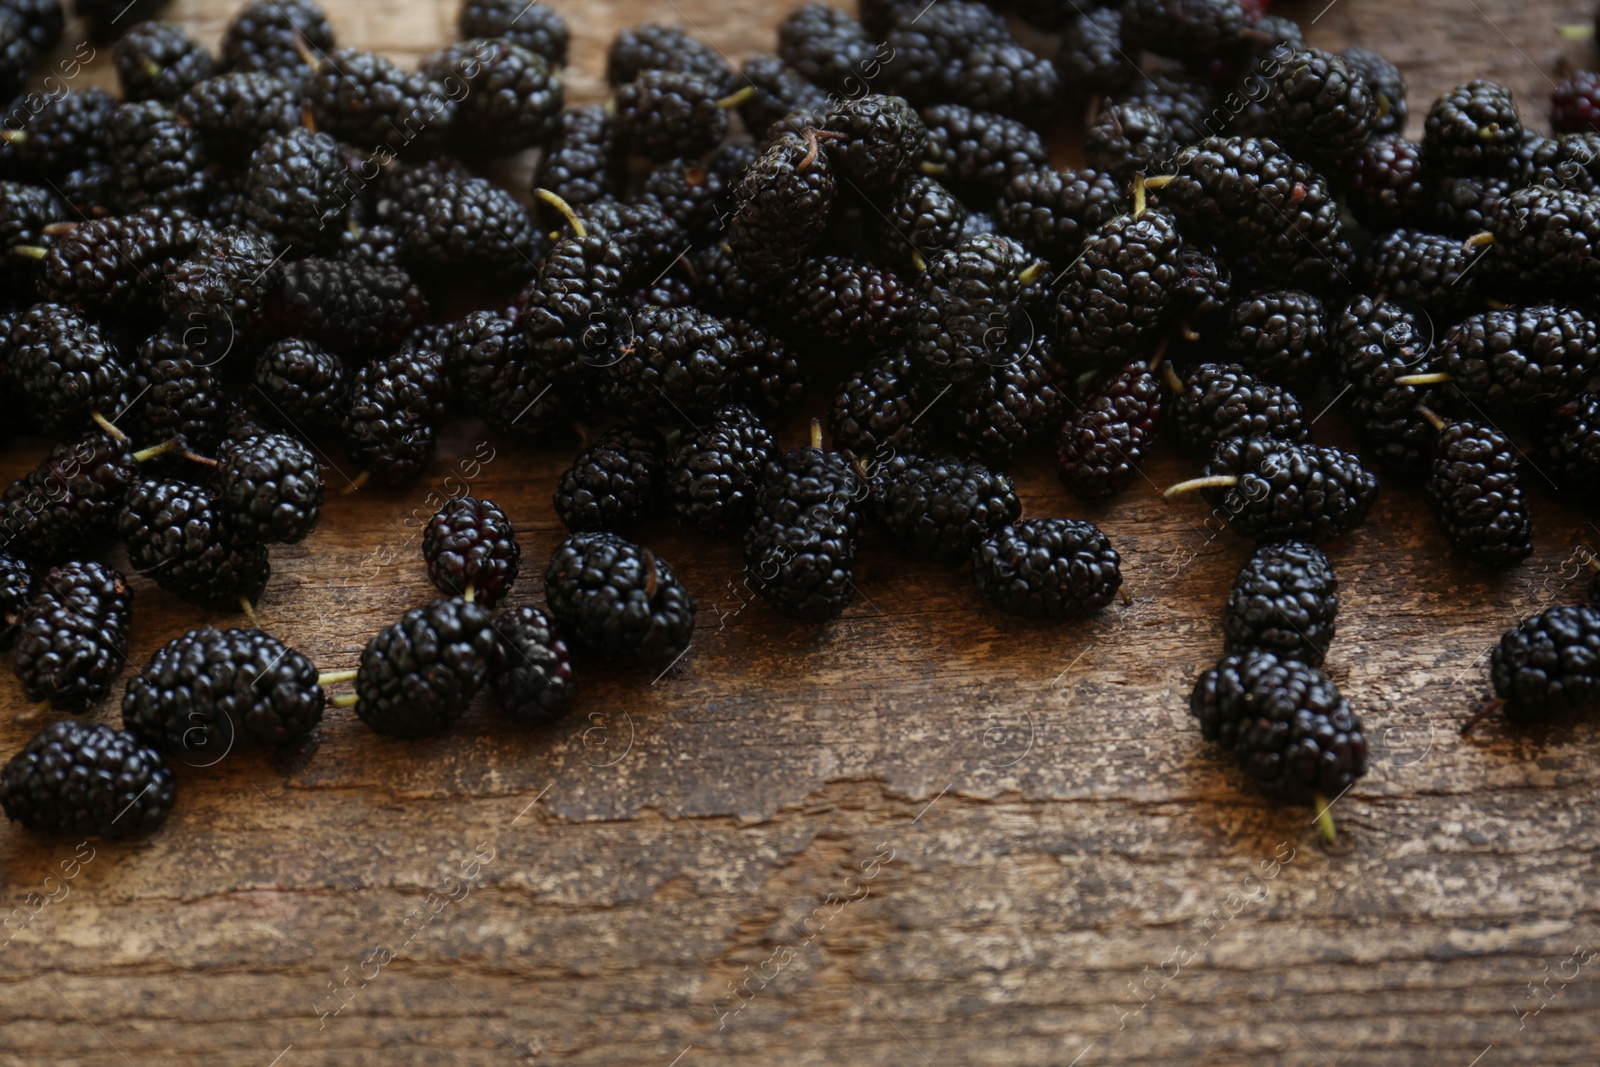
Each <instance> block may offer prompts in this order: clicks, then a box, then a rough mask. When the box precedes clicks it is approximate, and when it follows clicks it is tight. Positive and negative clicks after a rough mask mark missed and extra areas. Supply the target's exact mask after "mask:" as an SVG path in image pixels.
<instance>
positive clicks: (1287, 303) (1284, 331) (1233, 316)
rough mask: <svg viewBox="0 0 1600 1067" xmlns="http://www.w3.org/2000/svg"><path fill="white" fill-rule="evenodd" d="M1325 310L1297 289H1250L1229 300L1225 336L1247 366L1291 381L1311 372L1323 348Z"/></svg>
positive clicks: (1275, 378)
mask: <svg viewBox="0 0 1600 1067" xmlns="http://www.w3.org/2000/svg"><path fill="white" fill-rule="evenodd" d="M1327 317H1328V313H1327V309H1326V308H1324V307H1323V305H1322V301H1321V300H1319V299H1317V298H1316V297H1315V296H1313V295H1311V294H1310V293H1307V292H1304V291H1302V290H1298V289H1281V290H1268V291H1264V292H1258V293H1253V294H1251V295H1250V296H1247V297H1245V298H1244V299H1243V300H1241V301H1239V302H1238V303H1236V304H1234V305H1233V308H1232V310H1231V311H1230V313H1229V316H1228V325H1227V329H1226V332H1225V334H1224V336H1225V337H1226V339H1227V343H1228V348H1229V349H1230V350H1231V351H1232V353H1233V358H1234V359H1235V360H1237V361H1238V362H1239V363H1240V364H1241V365H1242V366H1244V368H1245V369H1246V370H1249V371H1251V372H1252V373H1255V374H1258V375H1260V376H1261V377H1263V378H1266V379H1267V380H1269V381H1274V382H1282V383H1289V382H1295V381H1298V380H1301V379H1304V378H1305V377H1306V376H1307V375H1309V374H1314V373H1315V372H1316V371H1317V370H1318V369H1319V368H1320V366H1321V363H1322V360H1323V354H1324V352H1326V350H1327V343H1328V323H1327Z"/></svg>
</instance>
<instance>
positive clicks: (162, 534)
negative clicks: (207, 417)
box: [117, 479, 272, 610]
mask: <svg viewBox="0 0 1600 1067" xmlns="http://www.w3.org/2000/svg"><path fill="white" fill-rule="evenodd" d="M117 532H118V534H120V535H121V537H122V539H123V541H124V542H125V543H126V544H127V546H128V562H129V563H130V564H131V565H132V566H133V568H134V570H135V571H136V572H137V573H139V574H143V575H145V576H146V577H148V578H151V579H154V581H155V583H156V584H157V585H159V586H160V587H161V588H162V589H165V590H166V591H167V592H169V593H172V594H173V595H174V596H177V597H180V598H182V599H184V600H187V601H189V602H190V603H194V604H199V605H202V606H204V607H209V608H216V609H228V610H233V609H236V608H238V607H240V606H241V603H242V604H243V605H244V606H248V605H250V604H253V603H254V602H255V601H257V600H259V599H260V598H261V593H262V591H263V590H264V589H265V588H266V585H267V579H268V578H269V577H270V576H271V574H272V567H271V564H270V562H269V559H268V555H267V549H266V546H265V545H262V544H259V543H257V542H255V541H252V540H250V539H248V538H246V537H243V536H241V535H239V534H237V533H235V532H234V530H233V529H232V527H231V526H229V525H228V524H227V523H225V522H224V520H223V516H222V512H221V508H220V507H219V506H218V504H217V500H216V496H215V495H214V494H213V493H212V492H211V491H210V490H209V489H206V488H205V487H203V486H199V485H194V484H192V483H190V482H184V481H179V480H177V479H146V480H142V481H140V482H138V483H136V484H135V485H134V486H133V488H132V489H131V490H129V492H128V495H127V498H126V499H125V500H124V501H123V505H122V512H121V514H119V515H118V516H117Z"/></svg>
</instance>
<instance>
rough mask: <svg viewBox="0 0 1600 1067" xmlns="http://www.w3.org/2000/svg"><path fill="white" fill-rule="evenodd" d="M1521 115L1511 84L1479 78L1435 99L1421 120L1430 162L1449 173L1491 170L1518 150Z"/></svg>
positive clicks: (1424, 145)
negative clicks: (1507, 86) (1504, 84)
mask: <svg viewBox="0 0 1600 1067" xmlns="http://www.w3.org/2000/svg"><path fill="white" fill-rule="evenodd" d="M1521 140H1522V119H1521V118H1520V117H1519V116H1518V115H1517V105H1516V101H1515V100H1513V99H1512V97H1511V90H1510V89H1507V88H1506V87H1505V86H1503V85H1498V84H1496V83H1494V82H1491V81H1484V80H1482V79H1478V80H1476V81H1471V82H1467V83H1466V84H1465V85H1459V86H1457V87H1456V88H1454V89H1452V90H1451V91H1450V92H1448V93H1446V94H1445V95H1443V96H1441V97H1440V98H1439V99H1438V100H1436V101H1434V104H1433V107H1431V108H1429V109H1428V118H1427V121H1426V122H1425V124H1424V125H1423V134H1422V150H1423V155H1424V157H1425V158H1426V159H1427V161H1428V163H1429V164H1430V165H1432V166H1435V167H1438V168H1439V169H1440V170H1441V171H1443V172H1445V173H1449V174H1471V173H1482V172H1486V171H1491V170H1493V169H1494V168H1495V167H1496V166H1498V165H1499V164H1501V163H1504V162H1506V161H1507V160H1509V159H1510V158H1511V157H1512V156H1513V155H1515V154H1516V151H1517V144H1518V143H1519V142H1520V141H1521Z"/></svg>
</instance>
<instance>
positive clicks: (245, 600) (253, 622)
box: [239, 593, 261, 630]
mask: <svg viewBox="0 0 1600 1067" xmlns="http://www.w3.org/2000/svg"><path fill="white" fill-rule="evenodd" d="M239 610H240V611H242V612H244V617H245V618H246V619H248V620H249V622H250V626H251V628H252V629H256V630H259V629H261V620H260V619H258V618H256V608H255V605H254V604H252V603H250V598H249V597H247V596H245V595H244V594H243V593H240V594H239Z"/></svg>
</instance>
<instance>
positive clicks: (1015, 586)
mask: <svg viewBox="0 0 1600 1067" xmlns="http://www.w3.org/2000/svg"><path fill="white" fill-rule="evenodd" d="M972 576H973V578H974V579H975V580H976V581H977V583H978V592H979V593H981V594H982V595H983V597H984V599H985V600H987V601H989V603H991V604H993V605H994V606H995V607H997V608H999V609H1000V610H1001V611H1006V612H1010V613H1011V614H1014V615H1023V616H1027V617H1029V618H1036V619H1071V618H1085V617H1087V616H1090V615H1093V614H1094V613H1095V612H1097V611H1099V610H1100V609H1101V608H1103V607H1105V606H1106V605H1107V604H1109V603H1111V601H1112V600H1113V599H1115V598H1116V595H1117V590H1118V589H1120V588H1122V557H1121V556H1119V555H1118V554H1117V550H1116V549H1114V548H1112V547H1111V542H1110V541H1109V540H1107V539H1106V536H1105V534H1103V533H1101V532H1100V529H1099V527H1097V526H1095V525H1094V524H1093V523H1089V522H1083V521H1081V520H1078V519H1029V520H1028V521H1026V522H1019V523H1016V524H1014V525H1011V526H1007V527H1005V528H1004V529H1002V530H999V531H997V532H996V533H994V534H992V535H990V536H989V537H987V538H985V539H984V540H983V541H981V542H980V543H979V544H978V546H977V547H976V548H975V549H973V553H972Z"/></svg>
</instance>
